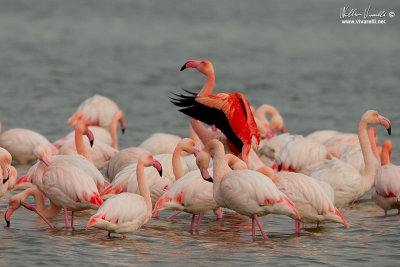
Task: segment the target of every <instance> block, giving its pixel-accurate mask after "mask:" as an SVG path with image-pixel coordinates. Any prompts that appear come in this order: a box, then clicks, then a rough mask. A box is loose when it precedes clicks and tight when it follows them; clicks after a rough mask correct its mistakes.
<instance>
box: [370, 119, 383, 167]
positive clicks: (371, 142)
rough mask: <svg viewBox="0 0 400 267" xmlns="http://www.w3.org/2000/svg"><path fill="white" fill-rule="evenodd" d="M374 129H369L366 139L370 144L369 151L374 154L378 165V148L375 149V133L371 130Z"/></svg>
mask: <svg viewBox="0 0 400 267" xmlns="http://www.w3.org/2000/svg"><path fill="white" fill-rule="evenodd" d="M371 129H374V128H372V127H371V128H370V129H369V130H368V139H369V143H370V144H371V150H372V153H373V154H374V156H375V158H376V160H377V161H378V162H379V163H380V162H381V157H380V156H379V152H378V148H377V144H376V138H375V133H376V132H375V131H374V130H371Z"/></svg>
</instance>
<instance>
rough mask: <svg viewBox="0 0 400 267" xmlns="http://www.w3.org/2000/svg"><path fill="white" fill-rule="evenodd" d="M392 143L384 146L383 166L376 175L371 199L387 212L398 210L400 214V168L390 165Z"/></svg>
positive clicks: (386, 143)
mask: <svg viewBox="0 0 400 267" xmlns="http://www.w3.org/2000/svg"><path fill="white" fill-rule="evenodd" d="M392 146H393V144H392V142H391V141H390V140H386V141H385V142H384V143H383V145H382V155H381V159H382V166H381V167H380V168H379V169H378V172H377V173H376V175H375V182H374V186H373V187H372V189H371V198H372V199H373V200H374V201H375V203H376V204H377V205H378V206H379V207H380V208H382V209H383V210H384V211H385V216H387V211H388V210H391V209H397V210H398V213H399V214H400V202H399V197H400V166H396V165H394V164H392V163H390V156H391V152H392Z"/></svg>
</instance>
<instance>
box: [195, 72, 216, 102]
mask: <svg viewBox="0 0 400 267" xmlns="http://www.w3.org/2000/svg"><path fill="white" fill-rule="evenodd" d="M206 75H207V81H206V83H205V84H204V86H203V88H201V90H200V92H199V93H198V94H197V96H206V95H210V94H211V93H212V90H213V88H214V84H215V75H214V73H213V72H212V73H208V74H206Z"/></svg>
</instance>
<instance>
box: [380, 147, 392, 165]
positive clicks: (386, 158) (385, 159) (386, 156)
mask: <svg viewBox="0 0 400 267" xmlns="http://www.w3.org/2000/svg"><path fill="white" fill-rule="evenodd" d="M381 160H382V166H384V165H387V164H389V163H390V148H389V147H388V146H383V148H382V157H381Z"/></svg>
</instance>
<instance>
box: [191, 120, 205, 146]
mask: <svg viewBox="0 0 400 267" xmlns="http://www.w3.org/2000/svg"><path fill="white" fill-rule="evenodd" d="M192 120H194V119H192ZM189 136H190V138H191V139H192V140H194V143H195V144H196V147H200V148H203V147H204V144H203V142H202V141H201V140H200V138H199V136H198V135H197V133H196V132H195V130H194V129H193V127H192V125H189Z"/></svg>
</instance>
